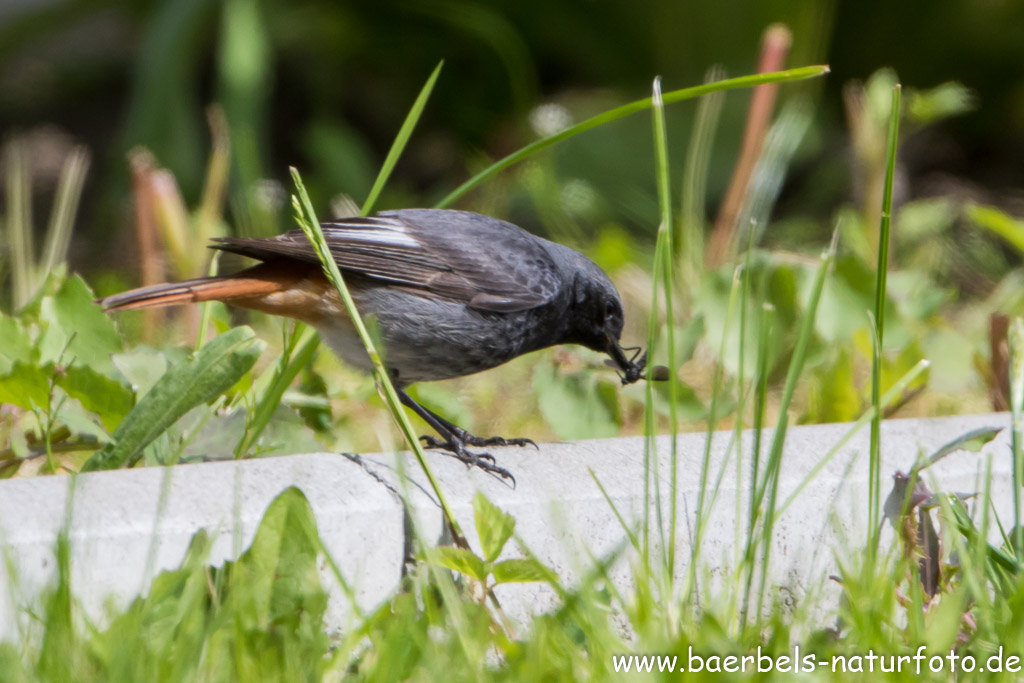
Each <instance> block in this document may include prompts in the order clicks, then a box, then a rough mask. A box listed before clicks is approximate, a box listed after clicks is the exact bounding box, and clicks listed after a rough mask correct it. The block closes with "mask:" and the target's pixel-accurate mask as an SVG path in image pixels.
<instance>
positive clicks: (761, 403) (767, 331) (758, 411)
mask: <svg viewBox="0 0 1024 683" xmlns="http://www.w3.org/2000/svg"><path fill="white" fill-rule="evenodd" d="M774 314H775V307H774V306H772V305H771V304H768V303H762V304H761V325H760V328H759V333H758V337H757V380H756V382H757V391H756V392H755V394H754V443H753V445H752V446H751V449H750V500H749V501H748V505H749V510H748V518H747V540H746V543H745V545H744V556H743V560H742V561H741V564H740V572H741V576H745V578H746V581H745V582H744V589H743V599H742V603H741V604H742V607H741V608H740V613H739V626H740V631H741V632H742V629H743V627H744V626H745V625H746V623H747V610H748V609H749V607H750V591H751V586H752V585H753V578H754V548H756V543H755V541H754V538H755V534H756V530H757V487H758V477H759V475H760V469H761V442H762V436H763V431H764V412H765V407H766V406H767V405H768V370H769V368H768V340H770V339H771V329H772V318H773V316H774Z"/></svg>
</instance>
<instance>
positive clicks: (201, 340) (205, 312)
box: [196, 249, 224, 351]
mask: <svg viewBox="0 0 1024 683" xmlns="http://www.w3.org/2000/svg"><path fill="white" fill-rule="evenodd" d="M222 253H224V252H222V251H221V250H219V249H215V250H214V251H213V256H211V257H210V265H209V267H208V268H207V271H206V276H207V277H217V273H218V272H219V271H220V255H221V254H222ZM212 315H213V301H212V300H211V301H204V302H203V304H202V306H201V307H200V313H199V329H198V331H197V332H196V351H198V350H199V349H201V348H203V344H205V343H206V335H207V332H208V331H209V329H210V317H211V316H212Z"/></svg>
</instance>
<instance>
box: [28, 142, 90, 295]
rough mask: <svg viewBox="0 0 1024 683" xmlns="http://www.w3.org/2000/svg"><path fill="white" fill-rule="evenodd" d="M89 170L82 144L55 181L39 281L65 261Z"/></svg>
mask: <svg viewBox="0 0 1024 683" xmlns="http://www.w3.org/2000/svg"><path fill="white" fill-rule="evenodd" d="M88 170H89V152H88V151H87V150H86V149H85V148H84V147H76V148H75V149H74V150H72V152H71V154H70V155H69V156H68V158H67V160H66V161H65V162H64V167H63V168H62V169H61V171H60V180H58V181H57V195H56V197H55V199H54V203H53V211H52V213H51V214H50V223H49V226H48V227H47V229H46V241H45V242H44V246H43V260H42V262H41V264H40V269H39V273H38V275H39V278H40V279H41V280H42V279H45V278H46V276H47V275H48V274H49V273H50V271H51V270H53V268H54V267H55V266H56V265H57V264H59V263H63V262H64V261H66V260H67V256H68V245H69V244H70V243H71V229H72V227H73V226H74V224H75V215H76V214H77V213H78V204H79V201H80V200H81V198H82V186H83V185H85V174H86V172H87V171H88ZM40 284H42V283H41V282H38V283H36V286H38V285H40Z"/></svg>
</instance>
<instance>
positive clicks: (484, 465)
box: [420, 434, 536, 488]
mask: <svg viewBox="0 0 1024 683" xmlns="http://www.w3.org/2000/svg"><path fill="white" fill-rule="evenodd" d="M467 436H468V437H470V438H467V439H452V440H448V441H445V440H442V439H439V438H437V437H436V436H432V435H429V434H425V435H423V436H421V437H420V439H421V440H422V441H423V444H424V445H425V446H426V447H427V448H438V449H441V450H444V451H448V452H449V453H451V454H452V455H453V456H455V457H456V458H457V459H458V460H459V461H460V462H462V463H463V464H465V465H466V467H467V468H471V467H479V468H480V469H482V470H483V471H484V472H487V473H488V474H490V475H492V476H494V477H498V478H501V479H507V480H509V481H511V482H512V487H513V488H515V485H516V478H515V477H513V476H512V473H511V472H509V471H508V470H506V469H505V468H504V467H499V466H498V465H497V464H496V461H495V460H494V456H493V455H491V454H490V453H474V452H473V451H470V450H466V445H467V444H469V445H471V446H486V445H498V446H504V445H516V446H522V445H525V444H520V443H515V442H517V441H520V440H521V439H508V440H506V439H501V437H492V438H491V439H481V438H479V437H474V436H472V435H467ZM494 438H498V439H501V441H502V443H499V442H497V441H493V439H494ZM523 441H530V440H529V439H524V440H523ZM530 443H533V442H532V441H530ZM534 445H535V446H536V444H534Z"/></svg>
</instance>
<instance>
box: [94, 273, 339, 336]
mask: <svg viewBox="0 0 1024 683" xmlns="http://www.w3.org/2000/svg"><path fill="white" fill-rule="evenodd" d="M332 291H333V290H331V289H330V286H329V285H328V282H327V279H326V278H325V277H324V276H323V274H322V273H321V272H320V270H319V269H318V268H316V267H313V266H310V265H308V264H305V263H298V264H296V263H289V262H272V263H261V264H259V265H258V266H253V267H252V268H249V269H247V270H243V271H242V272H240V273H236V274H235V275H227V276H222V277H206V278H199V279H198V280H187V281H185V282H168V283H166V284H162V285H152V286H150V287H139V288H138V289H132V290H130V291H127V292H122V293H121V294H115V295H113V296H108V297H106V298H104V299H97V300H96V303H98V304H99V305H100V306H103V308H104V309H106V310H107V311H130V310H133V309H136V308H156V307H159V306H179V305H182V304H192V303H200V302H203V301H224V302H226V303H230V304H234V305H236V306H241V307H243V308H250V309H253V310H256V311H263V312H264V313H272V314H274V315H284V316H288V317H290V318H296V319H298V320H302V321H304V322H312V323H315V322H317V321H318V320H320V319H321V318H322V317H323V315H324V314H325V311H326V312H331V311H334V310H337V307H335V308H332V306H333V305H334V304H337V305H338V306H340V302H335V301H334V299H336V298H337V296H334V297H333V298H332V296H331V292H332ZM324 307H326V308H324Z"/></svg>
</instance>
